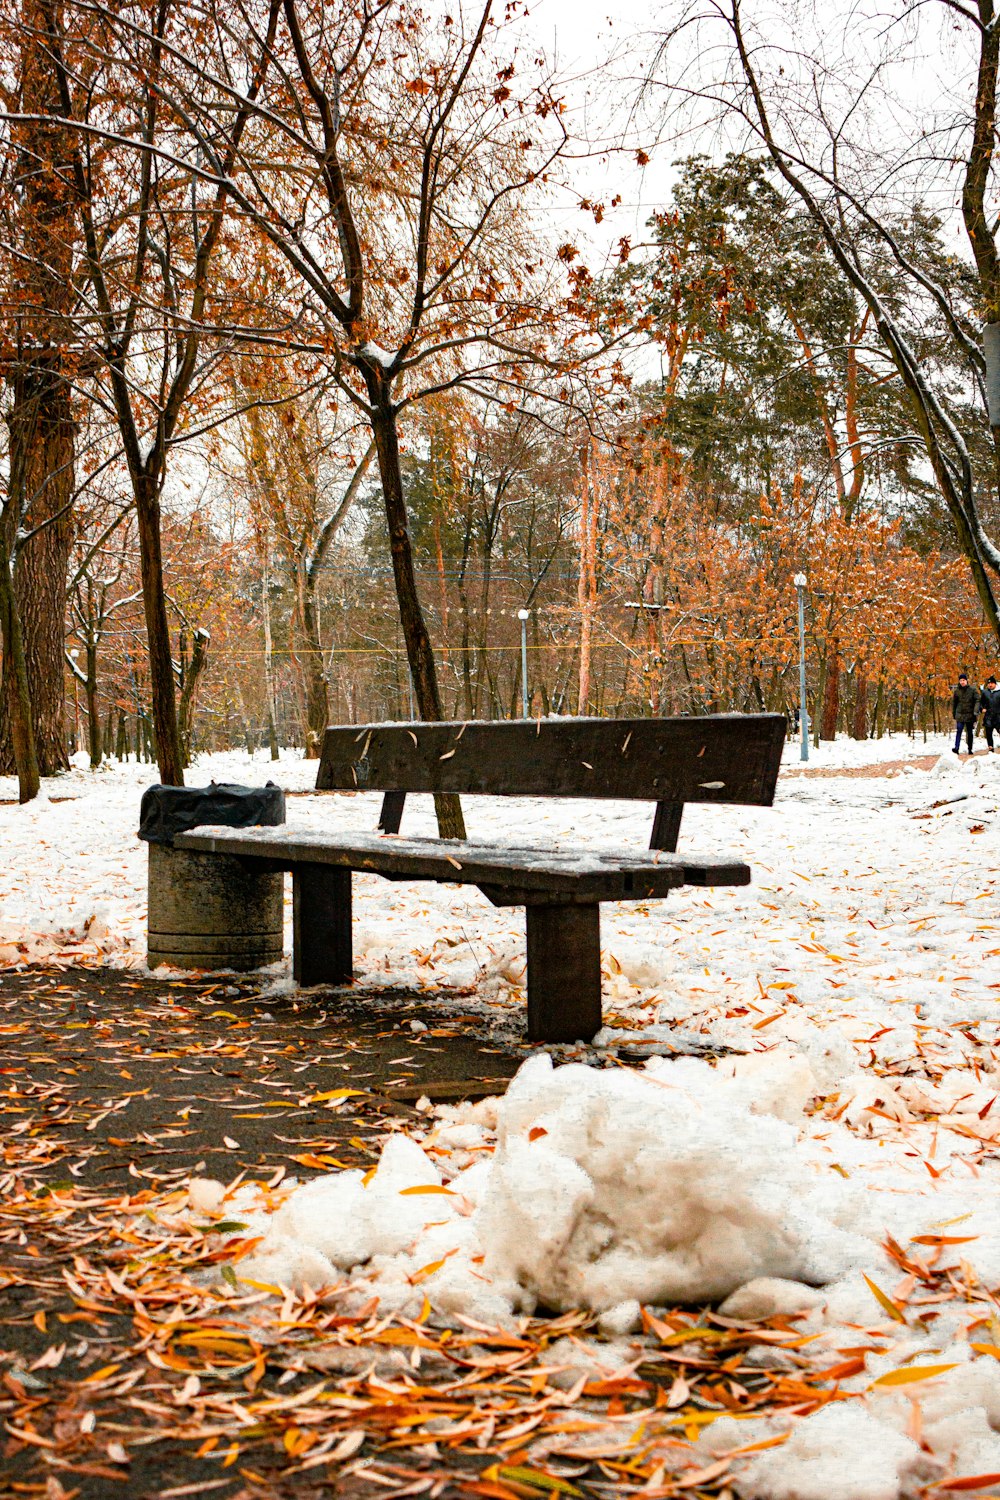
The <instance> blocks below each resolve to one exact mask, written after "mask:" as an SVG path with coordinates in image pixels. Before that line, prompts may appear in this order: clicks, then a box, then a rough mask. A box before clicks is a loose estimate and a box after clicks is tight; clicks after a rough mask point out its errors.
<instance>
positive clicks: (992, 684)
mask: <svg viewBox="0 0 1000 1500" xmlns="http://www.w3.org/2000/svg"><path fill="white" fill-rule="evenodd" d="M979 707H980V708H981V709H982V713H983V733H984V734H985V736H986V744H987V746H988V747H989V751H990V754H992V753H993V731H994V729H1000V687H997V680H996V678H995V677H987V679H986V681H985V683H984V684H983V690H982V692H981V693H980V695H979Z"/></svg>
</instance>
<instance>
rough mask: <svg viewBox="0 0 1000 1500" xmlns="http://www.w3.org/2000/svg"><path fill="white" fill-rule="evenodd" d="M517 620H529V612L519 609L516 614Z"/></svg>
mask: <svg viewBox="0 0 1000 1500" xmlns="http://www.w3.org/2000/svg"><path fill="white" fill-rule="evenodd" d="M517 618H518V619H519V620H530V618H531V611H530V610H529V609H519V610H518V612H517Z"/></svg>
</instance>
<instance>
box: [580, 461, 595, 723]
mask: <svg viewBox="0 0 1000 1500" xmlns="http://www.w3.org/2000/svg"><path fill="white" fill-rule="evenodd" d="M589 457H590V449H589V447H588V448H584V450H583V454H582V464H581V468H582V477H583V489H582V493H581V499H580V578H579V585H578V597H579V604H580V687H579V692H578V694H577V708H576V711H577V713H578V714H585V713H586V712H587V710H588V708H589V705H590V656H591V644H592V639H593V631H594V606H595V602H596V597H597V496H596V495H595V494H593V493H592V490H591V484H590V469H589V464H588V459H589Z"/></svg>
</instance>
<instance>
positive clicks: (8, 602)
mask: <svg viewBox="0 0 1000 1500" xmlns="http://www.w3.org/2000/svg"><path fill="white" fill-rule="evenodd" d="M0 643H2V645H3V667H4V670H3V693H2V697H3V702H4V705H5V707H6V708H7V710H8V714H9V719H8V722H9V724H10V731H11V746H12V751H13V757H14V762H15V769H16V771H17V794H18V801H20V802H30V801H31V800H32V799H33V798H34V797H37V796H38V792H39V788H40V786H41V782H40V780H39V775H38V759H37V756H36V754H35V733H34V727H33V724H32V714H31V694H30V692H29V689H28V673H27V668H26V665H25V659H24V647H23V644H22V640H21V622H20V619H19V618H18V612H17V598H16V595H15V593H14V584H13V580H12V579H11V575H10V561H9V558H8V554H7V549H6V547H5V546H4V545H3V544H2V541H0Z"/></svg>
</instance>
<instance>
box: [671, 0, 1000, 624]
mask: <svg viewBox="0 0 1000 1500" xmlns="http://www.w3.org/2000/svg"><path fill="white" fill-rule="evenodd" d="M711 15H712V16H713V17H714V18H715V19H718V20H721V22H722V24H723V25H724V27H725V28H726V30H727V32H728V35H729V38H730V40H731V42H732V54H731V55H732V59H733V67H732V69H731V70H730V71H729V72H728V73H726V72H717V73H715V74H714V75H712V76H709V77H707V78H705V79H704V80H703V82H702V83H701V84H700V86H699V87H697V88H696V89H694V90H685V92H686V94H687V98H688V99H690V98H691V97H692V95H693V96H694V97H696V98H697V99H698V100H699V102H702V103H703V102H704V101H705V100H708V101H710V103H711V105H712V106H713V108H719V107H721V110H722V113H723V115H724V117H725V118H727V119H728V120H729V121H730V122H731V121H733V120H734V119H737V120H739V121H740V122H742V125H743V126H744V127H746V128H747V129H748V130H749V132H750V133H751V136H752V138H754V139H756V141H757V142H758V143H759V145H760V146H761V147H762V148H763V149H764V150H765V151H766V153H767V155H768V156H769V157H770V160H771V161H772V163H773V165H774V168H775V169H776V171H777V173H778V174H779V175H780V177H781V178H782V179H783V180H784V182H785V183H786V184H787V186H788V188H789V189H790V190H791V191H792V192H793V193H794V194H796V195H797V197H798V198H799V200H800V201H801V202H802V204H803V205H804V206H805V208H806V209H807V211H808V212H809V214H810V215H811V217H812V219H813V221H814V223H815V224H816V227H817V231H818V233H819V234H820V235H821V236H822V238H823V240H824V241H825V243H826V245H827V247H828V249H829V252H830V255H831V256H832V258H833V260H834V261H835V263H836V265H837V266H838V268H839V269H840V271H841V272H842V273H843V275H844V277H845V278H846V280H847V282H848V283H849V285H850V286H851V287H852V288H853V289H854V291H855V293H856V294H857V296H858V297H859V299H860V301H861V302H862V304H863V305H864V306H865V307H866V308H867V312H868V316H869V319H870V324H871V328H872V331H873V333H874V334H875V335H877V345H878V349H879V350H880V351H881V358H882V359H883V360H884V362H885V364H886V367H887V370H886V373H887V375H891V377H892V378H895V379H898V381H899V382H900V384H901V386H902V388H903V389H904V390H905V392H906V393H907V396H908V397H909V403H910V409H911V411H912V414H913V419H914V423H915V426H916V429H917V432H918V433H919V436H920V439H921V441H922V443H923V445H924V450H925V452H926V455H927V459H928V462H929V464H930V467H931V470H932V472H933V475H934V481H935V485H936V488H937V491H938V493H939V494H940V496H941V498H942V500H943V502H944V504H945V506H946V508H947V511H948V514H949V516H950V518H951V522H952V526H953V530H954V534H955V538H956V541H957V543H958V546H959V547H960V549H961V551H962V553H963V554H964V556H965V557H966V559H967V561H968V564H969V568H970V570H971V574H972V579H973V582H974V585H975V588H976V592H977V594H978V597H979V600H980V603H981V605H982V608H983V612H984V614H985V616H986V618H987V620H988V622H989V624H990V628H991V629H992V631H993V633H994V635H995V637H996V639H997V640H998V642H1000V607H998V584H997V580H998V577H1000V547H998V545H997V543H996V542H995V541H994V540H993V538H992V536H991V535H990V530H989V526H988V524H987V523H986V522H985V521H984V507H983V498H984V496H986V497H989V500H988V503H989V508H990V509H992V510H994V512H995V513H996V514H1000V511H997V505H996V500H997V487H998V478H1000V429H997V428H993V430H992V433H991V432H990V431H989V428H988V422H987V416H986V391H985V376H986V364H985V359H984V354H983V348H982V343H981V332H980V326H979V325H980V320H984V321H986V322H996V321H998V320H1000V258H998V252H997V232H998V225H997V220H996V215H995V203H996V197H997V189H998V186H1000V184H998V181H997V177H996V165H995V152H996V88H997V67H998V49H1000V29H998V27H1000V14H998V12H997V11H996V9H995V7H994V4H993V0H980V3H979V4H978V5H966V4H965V3H963V0H937V3H935V4H934V5H933V6H931V7H930V8H929V10H928V8H927V7H924V6H919V5H908V6H906V7H905V8H904V9H903V10H902V11H901V12H900V13H899V14H898V15H897V16H896V17H894V18H893V19H892V20H890V21H889V22H888V23H887V24H885V22H884V17H880V18H878V20H877V23H876V21H875V20H874V19H873V21H872V23H871V30H870V31H869V32H865V33H863V34H862V33H861V32H860V31H859V28H861V27H862V26H863V20H862V18H861V17H860V16H859V14H858V13H857V12H856V11H852V12H851V13H850V15H849V16H848V15H847V14H846V13H845V16H844V17H843V18H842V25H843V26H844V27H845V28H850V31H849V34H848V32H847V31H846V30H845V34H844V36H843V38H842V42H843V45H842V49H841V50H840V51H839V53H838V51H837V46H836V39H835V38H834V36H833V35H832V34H831V28H830V16H829V14H828V13H826V12H824V13H823V15H822V17H821V16H820V15H819V13H818V12H817V13H816V15H815V21H816V33H815V36H814V38H812V39H807V40H805V41H803V40H802V39H801V38H799V37H796V36H793V35H791V34H787V35H785V36H784V37H783V38H782V39H781V40H780V41H779V40H778V39H776V38H774V37H772V40H771V41H768V40H766V39H765V38H764V37H763V36H762V35H761V34H760V33H759V32H758V31H757V30H756V29H755V28H754V25H753V22H752V20H751V18H750V17H749V15H748V13H747V10H746V6H745V3H744V0H718V3H716V4H714V5H713V6H712V10H711ZM935 22H936V23H937V26H938V27H939V28H940V30H939V32H938V34H937V35H936V36H933V37H932V36H931V35H930V34H929V32H928V28H933V27H934V25H935ZM953 27H954V28H958V29H964V30H965V32H966V37H965V38H963V42H964V41H965V40H968V41H969V42H971V45H972V48H973V49H974V53H975V57H976V62H975V64H974V67H975V73H976V76H975V78H971V77H970V78H968V80H967V83H968V90H967V92H968V95H969V96H971V97H972V99H973V105H972V109H971V112H970V111H969V109H968V106H967V105H966V104H964V103H962V102H959V103H955V102H954V101H953V100H952V99H950V98H948V97H947V96H946V95H945V93H944V92H943V91H942V93H941V95H940V97H939V98H938V99H934V98H932V97H928V94H927V90H926V89H923V90H922V93H921V97H920V99H919V101H916V102H915V104H914V107H913V122H912V128H910V126H909V122H907V121H905V119H904V116H905V114H906V110H907V102H906V100H905V98H904V97H903V94H902V84H901V80H900V75H899V74H898V73H897V72H896V71H895V70H896V69H897V67H898V66H899V65H900V64H904V63H907V62H911V61H912V60H913V58H914V56H915V52H916V50H918V49H919V48H920V47H921V46H923V45H925V44H927V43H928V41H932V42H933V45H934V46H935V47H938V46H940V45H941V44H942V37H947V38H948V44H949V45H950V42H951V40H952V39H951V36H950V33H951V29H952V28H953ZM712 56H713V59H716V60H717V59H718V56H719V53H718V51H717V50H713V53H712ZM831 59H833V60H832V61H831ZM853 59H863V61H862V62H858V63H855V62H854V61H853ZM953 61H954V62H955V65H956V66H960V65H961V62H962V61H964V54H963V53H962V51H961V49H960V48H956V49H955V52H954V54H953ZM942 188H944V189H945V190H946V191H947V196H948V199H949V201H951V200H952V198H953V196H960V198H961V205H962V218H963V223H964V227H965V231H966V236H967V240H968V245H969V248H970V251H971V258H972V261H973V262H974V266H975V273H974V274H970V269H971V268H970V267H969V265H968V263H963V262H962V261H961V260H960V259H951V260H948V259H946V258H944V257H941V256H935V255H933V254H930V253H927V244H928V239H929V236H928V235H925V234H923V233H922V228H923V226H924V225H926V224H930V225H931V226H933V215H932V214H930V213H929V211H928V210H927V209H926V208H925V206H924V204H925V200H926V197H927V195H928V193H929V192H932V191H940V190H941V189H942ZM991 205H993V207H992V208H991ZM873 343H874V341H873ZM873 352H874V351H873V349H872V346H871V345H869V349H868V353H869V356H870V357H871V356H872V355H873ZM956 377H957V378H956ZM901 436H902V435H901Z"/></svg>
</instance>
